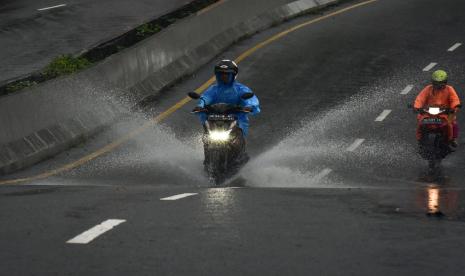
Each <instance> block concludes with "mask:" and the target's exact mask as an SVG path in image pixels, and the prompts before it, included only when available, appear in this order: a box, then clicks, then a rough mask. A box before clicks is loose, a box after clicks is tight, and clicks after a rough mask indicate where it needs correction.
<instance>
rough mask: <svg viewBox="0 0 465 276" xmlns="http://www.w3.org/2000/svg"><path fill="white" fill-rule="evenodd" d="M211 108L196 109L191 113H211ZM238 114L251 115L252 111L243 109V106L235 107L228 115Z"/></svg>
mask: <svg viewBox="0 0 465 276" xmlns="http://www.w3.org/2000/svg"><path fill="white" fill-rule="evenodd" d="M210 111H211V110H210V108H209V107H208V106H205V107H204V108H197V107H196V108H194V109H193V110H192V111H191V113H202V112H207V113H208V112H210ZM236 112H243V113H250V112H252V109H250V108H246V107H242V106H234V107H232V108H231V109H229V110H228V113H236Z"/></svg>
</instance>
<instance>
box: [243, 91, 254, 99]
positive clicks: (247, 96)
mask: <svg viewBox="0 0 465 276" xmlns="http://www.w3.org/2000/svg"><path fill="white" fill-rule="evenodd" d="M254 96H255V94H254V93H244V94H242V96H241V98H242V99H243V100H248V99H251V98H253V97H254Z"/></svg>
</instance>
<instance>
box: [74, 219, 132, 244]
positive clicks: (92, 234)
mask: <svg viewBox="0 0 465 276" xmlns="http://www.w3.org/2000/svg"><path fill="white" fill-rule="evenodd" d="M125 221H126V220H124V219H109V220H106V221H104V222H102V223H101V224H99V225H96V226H94V227H92V228H90V229H89V230H87V231H85V232H83V233H82V234H80V235H78V236H76V237H74V238H72V239H70V240H69V241H67V242H66V243H73V244H88V243H89V242H91V241H92V240H94V239H95V238H97V237H98V236H100V235H102V234H103V233H105V232H107V231H109V230H111V229H113V228H114V227H116V226H118V225H120V224H121V223H123V222H125Z"/></svg>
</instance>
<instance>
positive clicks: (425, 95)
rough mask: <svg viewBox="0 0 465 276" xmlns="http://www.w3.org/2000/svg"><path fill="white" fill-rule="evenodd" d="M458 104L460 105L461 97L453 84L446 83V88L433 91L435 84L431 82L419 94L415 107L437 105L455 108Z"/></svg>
mask: <svg viewBox="0 0 465 276" xmlns="http://www.w3.org/2000/svg"><path fill="white" fill-rule="evenodd" d="M458 105H460V99H459V97H458V96H457V92H455V89H454V88H453V87H452V86H450V85H446V86H445V87H444V89H441V90H435V91H433V85H432V84H430V85H428V86H426V87H425V88H423V90H422V91H421V92H420V94H419V95H418V96H417V98H416V99H415V105H414V107H415V108H417V109H418V108H424V107H428V106H435V107H442V108H452V109H455V108H457V106H458Z"/></svg>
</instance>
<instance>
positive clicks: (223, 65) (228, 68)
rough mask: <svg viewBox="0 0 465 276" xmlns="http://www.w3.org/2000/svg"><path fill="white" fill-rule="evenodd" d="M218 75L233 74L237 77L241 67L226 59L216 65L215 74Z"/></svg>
mask: <svg viewBox="0 0 465 276" xmlns="http://www.w3.org/2000/svg"><path fill="white" fill-rule="evenodd" d="M217 73H232V74H233V75H234V77H235V76H236V75H237V74H238V73H239V67H237V64H236V63H235V62H234V61H232V60H229V59H224V60H222V61H220V62H218V63H217V64H216V65H215V74H217Z"/></svg>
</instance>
